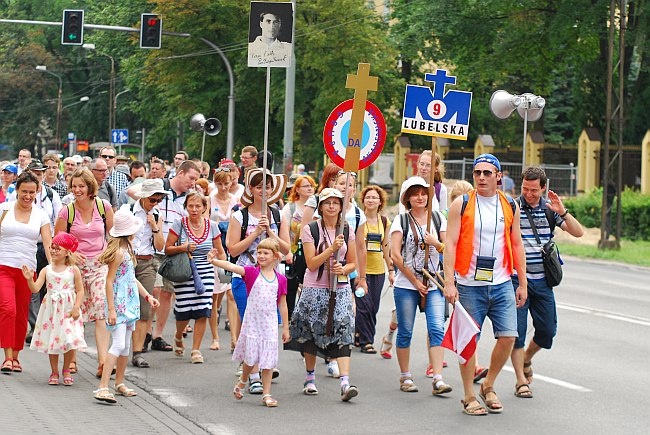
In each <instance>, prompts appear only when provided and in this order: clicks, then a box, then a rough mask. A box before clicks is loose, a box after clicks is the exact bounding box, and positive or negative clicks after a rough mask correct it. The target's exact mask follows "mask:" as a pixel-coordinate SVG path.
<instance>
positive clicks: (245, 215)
mask: <svg viewBox="0 0 650 435" xmlns="http://www.w3.org/2000/svg"><path fill="white" fill-rule="evenodd" d="M268 209H269V210H271V215H272V216H273V220H272V222H271V223H273V222H275V224H276V225H277V227H278V234H280V210H279V209H278V208H277V207H276V206H275V205H269V206H268ZM241 214H242V224H241V235H240V236H239V240H244V239H245V238H246V230H247V229H248V207H244V208H242V209H241ZM267 215H268V212H267ZM243 254H245V255H248V256H249V259H250V260H251V261H252V262H253V263H255V261H253V256H252V255H251V254H250V252H248V250H246V251H244V252H243ZM228 257H229V259H230V262H231V263H233V264H237V260H238V259H239V257H240V256H239V255H238V256H236V257H233V256H231V255H230V254H228Z"/></svg>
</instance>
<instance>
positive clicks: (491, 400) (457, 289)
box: [444, 154, 527, 415]
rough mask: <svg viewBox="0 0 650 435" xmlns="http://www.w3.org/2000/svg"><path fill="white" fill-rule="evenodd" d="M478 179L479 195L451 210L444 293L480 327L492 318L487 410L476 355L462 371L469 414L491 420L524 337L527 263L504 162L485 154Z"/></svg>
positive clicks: (456, 203)
mask: <svg viewBox="0 0 650 435" xmlns="http://www.w3.org/2000/svg"><path fill="white" fill-rule="evenodd" d="M473 174H474V186H475V189H474V190H471V191H470V192H469V193H468V194H467V195H463V196H460V197H458V198H456V199H455V200H454V202H453V203H452V204H451V207H450V208H449V216H448V218H447V219H448V221H447V240H446V242H445V247H444V265H445V291H444V293H445V297H446V298H447V301H448V302H449V303H452V304H453V303H454V302H456V301H457V300H458V301H460V303H461V304H462V305H463V307H464V308H465V309H466V310H467V312H468V313H469V315H470V316H472V318H473V319H474V320H475V321H476V323H477V324H478V325H479V327H482V325H483V321H484V320H485V317H486V316H487V317H489V318H490V320H491V321H492V329H493V331H494V336H495V338H496V344H495V345H494V349H493V350H492V358H491V360H490V367H489V369H488V374H487V376H486V377H485V380H484V381H483V383H482V384H481V389H480V394H479V396H480V397H481V399H483V402H484V403H485V406H482V405H481V404H480V403H479V402H478V401H477V400H476V393H475V392H474V386H473V380H474V371H475V366H476V353H474V354H473V355H472V356H471V357H470V358H469V359H468V362H467V364H465V365H460V374H461V377H462V378H463V388H464V398H463V401H462V403H463V412H465V413H466V414H468V415H485V414H487V413H488V412H489V413H494V414H496V413H500V412H502V411H503V406H502V405H501V402H500V401H499V398H498V397H497V395H496V393H495V392H494V388H493V386H494V382H495V380H496V377H497V375H498V374H499V372H500V371H501V369H502V368H503V365H504V364H505V363H506V361H507V360H508V357H509V356H510V353H511V351H512V349H513V345H514V343H515V339H516V338H517V335H518V334H517V308H518V307H522V306H523V305H524V302H526V297H527V290H526V285H527V283H526V257H525V253H524V246H523V243H522V240H521V230H520V226H519V223H520V210H519V206H517V204H516V203H514V201H513V200H512V199H509V198H508V197H507V196H506V195H505V194H504V193H503V192H502V191H500V190H497V186H498V184H499V183H500V182H501V177H502V174H501V164H500V163H499V160H498V159H497V158H496V157H495V156H493V155H492V154H481V155H480V156H478V157H477V158H476V159H475V160H474V171H473ZM513 268H514V269H516V270H517V274H518V275H519V276H520V277H521V280H520V281H519V286H518V287H517V289H516V291H515V290H514V289H513V286H512V281H511V279H510V277H511V276H512V274H513ZM477 340H478V337H477Z"/></svg>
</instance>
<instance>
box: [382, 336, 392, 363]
mask: <svg viewBox="0 0 650 435" xmlns="http://www.w3.org/2000/svg"><path fill="white" fill-rule="evenodd" d="M392 349H393V342H392V341H389V340H388V339H386V336H385V335H384V336H383V337H382V339H381V347H380V348H379V352H380V354H381V357H382V358H384V359H391V358H392V357H393V354H392V353H391V350H392Z"/></svg>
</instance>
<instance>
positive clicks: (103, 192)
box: [90, 159, 124, 211]
mask: <svg viewBox="0 0 650 435" xmlns="http://www.w3.org/2000/svg"><path fill="white" fill-rule="evenodd" d="M90 172H92V173H93V176H94V177H95V180H97V185H98V186H99V190H97V196H98V197H99V198H101V199H105V200H106V201H108V202H110V203H111V205H112V206H113V211H117V193H116V191H115V187H114V186H113V185H111V184H110V183H109V182H108V180H107V174H108V166H107V164H106V161H105V160H104V159H93V160H92V161H91V162H90ZM122 175H124V174H122Z"/></svg>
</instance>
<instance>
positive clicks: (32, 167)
mask: <svg viewBox="0 0 650 435" xmlns="http://www.w3.org/2000/svg"><path fill="white" fill-rule="evenodd" d="M25 169H26V170H27V171H44V170H46V169H47V167H45V166H43V163H41V161H40V160H38V159H32V161H31V162H29V165H27V167H26V168H25Z"/></svg>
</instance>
